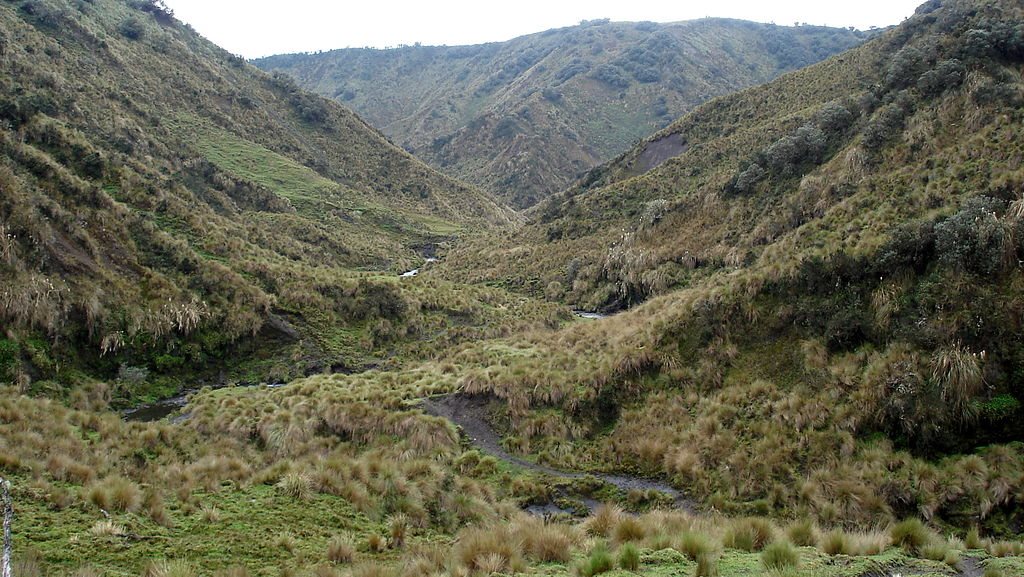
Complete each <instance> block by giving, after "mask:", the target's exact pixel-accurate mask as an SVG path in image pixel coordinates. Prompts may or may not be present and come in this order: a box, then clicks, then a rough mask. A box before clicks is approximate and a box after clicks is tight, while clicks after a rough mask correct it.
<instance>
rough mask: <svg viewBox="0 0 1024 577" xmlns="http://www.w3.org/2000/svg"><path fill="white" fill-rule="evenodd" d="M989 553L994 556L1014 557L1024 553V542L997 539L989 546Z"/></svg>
mask: <svg viewBox="0 0 1024 577" xmlns="http://www.w3.org/2000/svg"><path fill="white" fill-rule="evenodd" d="M988 554H989V555H991V556H993V557H1013V556H1015V555H1024V543H1019V542H1016V541H996V542H994V543H992V544H990V545H989V546H988Z"/></svg>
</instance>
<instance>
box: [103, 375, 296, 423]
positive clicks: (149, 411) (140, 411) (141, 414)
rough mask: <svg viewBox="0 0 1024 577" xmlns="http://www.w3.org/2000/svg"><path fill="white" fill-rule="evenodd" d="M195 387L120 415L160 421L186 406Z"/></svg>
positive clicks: (184, 416) (179, 418)
mask: <svg viewBox="0 0 1024 577" xmlns="http://www.w3.org/2000/svg"><path fill="white" fill-rule="evenodd" d="M287 384H288V383H273V384H270V385H265V386H266V387H267V388H268V389H277V388H280V387H283V386H285V385H287ZM239 386H248V387H252V386H260V385H239ZM196 392H197V389H189V390H187V391H183V392H182V393H181V394H180V395H177V396H174V397H170V398H168V399H161V400H159V401H156V402H153V403H146V404H145V405H140V406H138V407H135V408H134V409H128V410H127V411H124V412H122V413H121V417H122V418H124V420H126V421H129V422H136V423H154V422H156V421H161V420H163V419H166V418H167V417H169V416H171V415H173V414H174V413H177V412H181V411H182V409H184V408H185V407H186V406H188V397H189V396H190V395H192V394H193V393H196ZM187 418H188V415H187V414H186V413H183V414H181V415H179V416H177V417H175V418H174V419H171V422H172V423H179V422H181V421H183V420H185V419H187Z"/></svg>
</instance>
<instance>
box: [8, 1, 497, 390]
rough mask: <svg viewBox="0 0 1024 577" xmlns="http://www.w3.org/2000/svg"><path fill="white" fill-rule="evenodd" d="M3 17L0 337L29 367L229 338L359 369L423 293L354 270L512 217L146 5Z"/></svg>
mask: <svg viewBox="0 0 1024 577" xmlns="http://www.w3.org/2000/svg"><path fill="white" fill-rule="evenodd" d="M0 23H2V26H0V68H2V70H3V74H2V75H0V188H2V190H3V195H2V196H0V275H2V277H3V292H2V294H0V321H2V324H3V326H4V330H3V332H4V333H6V335H0V337H6V340H3V341H0V342H3V343H4V351H5V353H4V355H3V367H2V370H3V372H4V373H5V375H6V376H13V377H16V380H18V381H19V382H21V383H22V384H23V385H24V386H28V384H29V383H31V382H37V383H43V384H42V385H40V386H42V387H43V388H46V387H52V386H56V385H55V384H54V383H55V382H63V383H65V384H67V383H68V382H75V381H76V380H80V378H79V377H81V378H85V377H84V375H79V376H76V373H75V372H74V371H77V370H79V369H83V370H85V371H86V373H87V374H90V375H102V376H107V377H113V376H115V375H116V374H117V371H118V368H119V366H139V367H141V368H143V369H147V368H148V370H150V371H153V372H154V373H162V374H165V375H168V376H169V378H170V379H171V381H173V382H172V383H170V384H168V385H167V386H168V387H172V389H171V390H173V388H174V386H173V383H176V382H178V379H179V378H180V376H181V375H180V374H179V373H181V371H183V370H188V369H190V368H195V369H202V370H210V371H212V370H213V367H216V366H218V365H221V364H222V361H223V360H225V359H226V358H227V357H230V356H231V354H229V353H228V351H230V350H232V349H233V347H235V346H236V345H239V344H241V343H244V342H248V343H250V344H249V345H246V347H247V349H246V352H244V353H243V356H250V355H257V356H259V357H261V358H264V359H266V358H268V357H271V356H280V355H281V354H282V352H283V351H289V350H291V351H292V352H290V353H286V354H285V355H284V356H285V358H288V355H292V356H294V359H296V360H295V362H293V363H291V364H292V365H294V366H295V367H297V368H284V367H280V366H279V367H278V368H277V369H276V374H275V376H273V377H271V378H276V379H279V378H285V377H287V376H289V373H290V372H291V371H293V370H300V371H301V370H306V369H303V368H302V367H303V365H306V367H307V368H308V367H314V368H315V367H318V366H319V367H323V366H324V365H323V363H324V362H326V363H329V364H336V365H338V366H341V367H345V366H349V365H354V366H359V365H360V364H361V363H362V361H363V360H364V359H365V358H367V357H369V356H372V354H371V353H372V351H374V350H377V349H378V347H379V346H380V344H381V343H386V342H389V341H391V340H392V337H393V336H394V335H395V334H397V333H399V332H403V331H405V330H407V329H408V326H409V323H410V322H412V321H411V320H410V319H412V318H413V317H416V318H418V315H419V312H418V311H419V308H420V302H421V300H420V299H414V298H412V299H408V302H407V299H402V298H401V297H400V296H399V293H400V291H399V290H398V289H397V287H392V285H394V284H395V279H387V281H386V282H384V281H382V280H380V279H378V280H374V279H373V278H369V277H372V276H373V275H367V274H366V273H361V272H360V271H380V273H383V274H384V275H386V276H397V273H399V272H402V271H405V270H408V269H411V268H414V267H416V266H419V265H420V264H421V263H422V262H423V256H421V255H420V254H419V253H420V252H421V249H422V248H423V247H425V246H431V245H433V244H434V243H437V242H442V241H445V240H448V239H450V238H452V237H453V236H455V235H457V234H460V233H461V232H463V231H466V230H470V229H475V228H480V227H485V226H486V227H493V226H501V225H504V224H507V223H508V222H510V213H509V212H508V211H507V210H506V209H504V208H502V207H500V206H499V205H498V204H497V203H496V202H495V201H494V199H493V198H492V197H490V196H489V195H487V194H486V193H482V192H480V191H479V190H477V189H475V188H472V187H470V186H466V185H464V184H461V183H459V182H456V181H453V180H451V179H450V178H447V177H445V176H442V175H441V174H439V173H437V172H436V171H434V170H432V169H430V168H428V167H427V166H426V165H424V164H422V163H421V162H419V161H418V160H416V159H414V158H413V157H411V156H409V155H408V154H406V153H405V152H404V151H402V150H401V149H399V148H397V147H395V146H394V145H392V144H391V143H390V142H388V141H387V139H386V138H385V137H383V136H382V135H380V134H379V133H378V132H377V131H375V130H373V129H372V128H370V127H369V126H367V125H366V123H364V122H363V121H362V120H361V119H359V118H358V117H357V116H355V115H354V114H353V113H352V112H350V111H348V110H347V109H345V108H342V107H341V106H340V105H338V104H335V103H333V102H331V101H328V100H325V99H322V98H320V97H318V96H314V95H312V94H308V93H306V92H303V91H302V90H300V89H299V88H297V87H296V86H295V85H294V84H293V83H292V82H291V81H289V80H287V79H286V78H284V77H271V76H269V75H267V74H265V73H263V72H261V71H259V70H257V69H255V68H253V67H252V66H250V65H248V64H246V63H245V62H244V61H243V60H241V59H239V58H236V57H233V56H231V55H230V54H228V53H227V52H225V51H223V50H222V49H220V48H218V47H216V46H214V45H212V44H210V43H209V42H207V41H206V40H204V39H202V38H200V37H199V36H197V35H196V34H195V33H194V32H193V31H191V29H189V28H188V27H186V26H184V25H182V24H181V23H179V22H177V21H176V20H174V19H173V18H172V17H171V15H170V14H169V13H168V12H167V11H166V10H165V9H164V8H163V7H162V5H160V4H153V3H148V2H133V3H125V2H115V1H113V0H98V1H96V2H64V1H57V0H32V1H25V2H4V3H2V4H0ZM380 273H378V275H377V276H378V277H379V276H380ZM360 275H362V277H367V278H362V277H361V276H360ZM339 295H346V296H347V297H348V299H351V300H350V301H348V302H345V303H342V302H340V301H338V296H339ZM382 299H383V300H382ZM394 299H398V300H399V301H401V302H385V301H390V300H394ZM378 300H382V302H381V303H378V302H377V301H378ZM451 302H452V303H453V306H455V307H458V306H459V305H457V304H454V303H455V302H456V301H451ZM467 306H468V305H467ZM381 323H384V324H383V325H382V324H381ZM413 324H415V323H413ZM293 325H295V326H293ZM385 325H386V326H385ZM296 327H297V328H296ZM314 327H315V328H314ZM374 327H375V328H374ZM424 328H426V327H425V326H424ZM256 336H258V338H256V339H253V337H256ZM271 342H272V343H275V344H274V345H273V347H272V349H273V352H271V351H263V352H257V350H254V349H253V347H255V349H261V348H264V347H266V346H267V343H271ZM324 358H328V359H333V360H327V361H324V360H323V359H324ZM250 369H251V371H252V372H251V373H250V374H249V375H250V376H249V377H248V378H259V379H263V378H267V377H266V374H267V372H268V371H270V369H271V367H270V366H261V367H259V368H257V366H251V367H250ZM68 370H71V371H72V372H71V373H68V372H67V371H68ZM270 372H273V371H270ZM261 373H262V374H261ZM176 374H178V375H177V376H175V375H176ZM215 374H216V373H215V372H214V375H215ZM158 380H159V379H158ZM47 383H48V384H47Z"/></svg>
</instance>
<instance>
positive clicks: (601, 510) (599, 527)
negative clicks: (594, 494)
mask: <svg viewBox="0 0 1024 577" xmlns="http://www.w3.org/2000/svg"><path fill="white" fill-rule="evenodd" d="M621 518H622V509H620V508H619V507H618V506H617V505H612V504H610V503H604V504H602V505H601V506H599V507H598V508H597V509H595V510H594V513H593V514H592V515H591V516H590V517H589V518H588V519H587V520H586V522H585V523H584V527H586V530H587V533H588V534H590V535H594V536H595V537H608V536H609V535H610V534H611V532H612V529H613V528H614V527H616V526H617V525H618V523H619V519H621Z"/></svg>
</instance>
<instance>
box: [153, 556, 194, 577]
mask: <svg viewBox="0 0 1024 577" xmlns="http://www.w3.org/2000/svg"><path fill="white" fill-rule="evenodd" d="M198 574H199V573H198V572H197V571H196V568H195V567H194V566H193V565H192V564H191V563H189V562H188V561H185V560H183V559H174V560H166V559H163V560H160V561H152V562H150V564H149V566H148V567H146V572H145V573H144V577H196V576H197V575H198Z"/></svg>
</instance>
